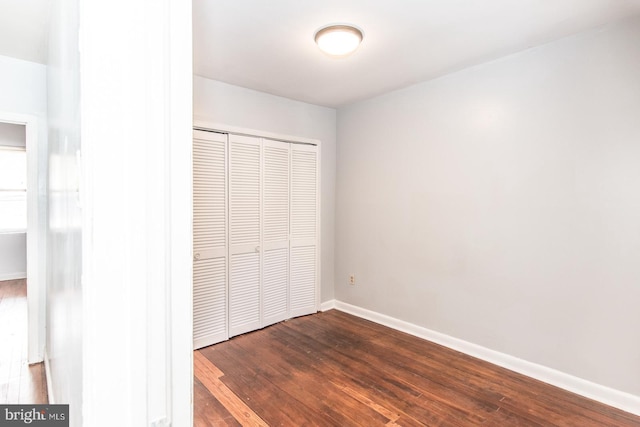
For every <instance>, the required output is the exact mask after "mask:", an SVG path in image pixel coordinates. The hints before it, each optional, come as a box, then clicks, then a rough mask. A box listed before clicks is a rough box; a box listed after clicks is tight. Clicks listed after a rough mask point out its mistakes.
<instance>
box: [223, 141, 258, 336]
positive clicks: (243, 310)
mask: <svg viewBox="0 0 640 427" xmlns="http://www.w3.org/2000/svg"><path fill="white" fill-rule="evenodd" d="M260 157H261V140H260V138H254V137H248V136H240V135H229V240H230V249H229V256H230V266H229V336H235V335H239V334H242V333H245V332H248V331H253V330H255V329H259V328H260V327H261V314H260V308H261V298H260V277H261V274H262V271H261V270H262V266H261V263H260V260H261V256H260V251H261V248H260V241H261V236H260V228H261V226H260V213H261V185H260V184H261V180H260V176H261V170H260V166H261V159H260Z"/></svg>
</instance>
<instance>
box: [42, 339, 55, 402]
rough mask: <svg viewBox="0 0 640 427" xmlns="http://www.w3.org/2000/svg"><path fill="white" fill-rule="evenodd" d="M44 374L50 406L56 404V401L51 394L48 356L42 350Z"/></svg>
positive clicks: (51, 386)
mask: <svg viewBox="0 0 640 427" xmlns="http://www.w3.org/2000/svg"><path fill="white" fill-rule="evenodd" d="M44 374H45V376H46V377H47V398H48V403H49V404H50V405H55V404H56V399H55V396H54V394H53V383H52V382H51V365H49V355H48V354H47V350H46V349H45V350H44Z"/></svg>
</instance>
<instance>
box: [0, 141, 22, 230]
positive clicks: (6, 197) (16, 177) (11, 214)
mask: <svg viewBox="0 0 640 427" xmlns="http://www.w3.org/2000/svg"><path fill="white" fill-rule="evenodd" d="M26 229H27V153H26V151H25V150H24V148H14V147H0V232H6V231H26Z"/></svg>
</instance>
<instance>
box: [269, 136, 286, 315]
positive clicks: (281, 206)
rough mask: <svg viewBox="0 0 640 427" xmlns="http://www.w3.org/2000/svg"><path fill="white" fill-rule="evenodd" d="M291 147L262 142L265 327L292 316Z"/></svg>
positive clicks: (274, 142)
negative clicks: (289, 306)
mask: <svg viewBox="0 0 640 427" xmlns="http://www.w3.org/2000/svg"><path fill="white" fill-rule="evenodd" d="M289 151H290V144H288V143H284V142H279V141H270V140H264V141H263V185H262V191H263V210H262V243H263V247H264V253H263V278H262V280H263V281H262V298H263V300H262V310H263V318H262V326H267V325H271V324H273V323H276V322H280V321H282V320H284V319H286V318H288V317H289V309H288V301H287V300H288V294H289V289H288V287H289V157H290V154H289Z"/></svg>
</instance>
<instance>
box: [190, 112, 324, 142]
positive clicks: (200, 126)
mask: <svg viewBox="0 0 640 427" xmlns="http://www.w3.org/2000/svg"><path fill="white" fill-rule="evenodd" d="M193 128H194V129H196V130H212V131H217V132H223V133H234V134H236V135H248V136H257V137H260V138H267V139H275V140H277V141H286V142H294V143H295V142H297V143H304V144H311V145H317V146H318V147H320V144H321V142H320V140H317V139H313V138H304V137H301V136H293V135H285V134H282V133H276V132H268V131H263V130H259V129H250V128H245V127H239V126H231V125H226V124H223V123H216V122H211V121H208V120H207V119H206V118H203V117H199V116H194V117H193Z"/></svg>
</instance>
